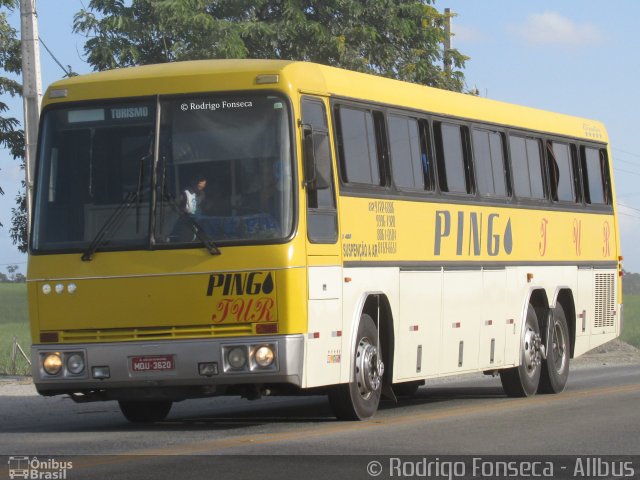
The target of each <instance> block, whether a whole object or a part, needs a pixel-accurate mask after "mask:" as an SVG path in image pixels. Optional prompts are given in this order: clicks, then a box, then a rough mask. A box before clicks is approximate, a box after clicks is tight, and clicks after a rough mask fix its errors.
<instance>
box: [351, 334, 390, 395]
mask: <svg viewBox="0 0 640 480" xmlns="http://www.w3.org/2000/svg"><path fill="white" fill-rule="evenodd" d="M383 374H384V363H383V362H382V360H381V359H380V358H379V355H378V348H377V347H376V346H375V345H372V344H371V343H370V342H369V339H367V338H363V339H361V340H360V343H359V344H358V350H357V351H356V381H357V383H358V390H359V391H360V395H362V397H363V398H365V399H366V398H368V397H369V396H370V395H371V394H372V393H373V392H375V391H377V390H379V389H380V386H381V385H382V375H383Z"/></svg>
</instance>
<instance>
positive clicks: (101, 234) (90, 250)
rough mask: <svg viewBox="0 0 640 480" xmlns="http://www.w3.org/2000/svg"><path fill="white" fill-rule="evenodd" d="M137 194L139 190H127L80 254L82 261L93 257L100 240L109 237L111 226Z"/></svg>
mask: <svg viewBox="0 0 640 480" xmlns="http://www.w3.org/2000/svg"><path fill="white" fill-rule="evenodd" d="M138 196H139V192H138V191H135V192H129V193H128V194H127V196H126V197H125V199H124V200H123V201H122V203H121V204H120V205H118V207H117V208H116V209H115V210H114V211H113V213H112V214H111V216H110V217H109V218H107V221H106V222H104V225H102V227H101V228H100V230H99V231H98V233H97V234H96V236H95V237H94V239H93V241H92V242H91V244H89V246H88V247H87V249H86V250H85V251H84V253H83V254H82V257H81V258H82V261H84V262H88V261H90V260H92V259H93V254H94V253H96V250H97V249H98V247H99V246H100V245H101V244H102V242H103V241H104V240H105V239H107V238H109V236H111V233H112V229H113V227H115V226H116V225H117V223H118V221H119V220H120V219H121V218H122V214H123V213H124V212H125V211H126V210H128V209H129V208H131V206H132V205H133V204H134V203H135V202H136V201H137V199H138Z"/></svg>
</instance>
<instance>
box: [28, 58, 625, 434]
mask: <svg viewBox="0 0 640 480" xmlns="http://www.w3.org/2000/svg"><path fill="white" fill-rule="evenodd" d="M36 172H37V173H36V182H35V196H34V211H33V223H32V229H31V232H32V233H31V238H30V257H29V267H28V285H29V287H28V291H29V307H30V318H31V333H32V337H33V347H32V360H33V378H34V383H35V385H36V388H37V390H38V391H39V393H40V394H42V395H60V394H67V395H69V396H71V398H72V399H74V400H75V401H78V402H89V401H99V400H117V401H119V405H120V408H121V410H122V412H123V414H124V415H125V417H126V418H127V419H129V420H130V421H134V422H152V421H157V420H161V419H163V418H165V417H166V416H167V415H168V413H169V411H170V408H171V406H172V403H173V402H176V401H182V400H185V399H190V398H198V397H210V396H217V395H238V396H242V397H246V398H249V399H255V398H260V397H261V396H264V395H295V394H302V393H306V394H308V393H317V394H327V395H328V397H329V401H330V404H331V406H332V408H333V411H334V413H335V415H336V416H337V417H338V418H340V419H354V420H356V419H366V418H369V417H371V416H373V415H374V414H375V412H376V410H377V408H378V405H379V402H380V398H381V397H382V396H385V397H388V398H391V399H396V398H397V396H399V395H410V394H412V393H414V392H415V391H416V389H417V388H418V387H419V386H420V385H421V384H423V383H424V381H425V379H432V378H438V377H444V376H449V375H456V374H460V373H469V372H485V373H488V374H496V373H499V374H500V378H501V380H502V384H503V386H504V390H505V392H506V394H507V395H510V396H530V395H534V394H535V393H537V392H543V393H558V392H561V391H562V390H563V389H564V387H565V384H566V382H567V377H568V374H569V363H570V360H571V359H572V358H574V357H577V356H579V355H581V354H583V353H584V352H586V351H588V350H589V349H591V348H594V347H596V346H597V345H600V344H602V343H604V342H607V341H609V340H611V339H613V338H615V337H616V336H617V335H619V333H620V329H621V323H622V300H621V288H620V275H621V272H622V265H621V261H622V257H621V256H620V247H619V236H618V222H617V217H616V208H615V196H614V185H613V174H612V170H611V163H610V150H609V146H608V139H607V133H606V131H605V128H604V126H603V125H602V124H600V123H598V122H595V121H592V120H586V119H582V118H575V117H570V116H566V115H560V114H555V113H550V112H545V111H540V110H535V109H531V108H525V107H521V106H515V105H509V104H506V103H501V102H496V101H491V100H487V99H482V98H477V97H473V96H469V95H463V94H458V93H452V92H447V91H442V90H437V89H433V88H428V87H424V86H419V85H415V84H409V83H403V82H399V81H395V80H390V79H386V78H380V77H377V76H371V75H366V74H361V73H354V72H350V71H346V70H341V69H337V68H332V67H327V66H322V65H317V64H313V63H306V62H289V61H266V60H212V61H194V62H184V63H173V64H163V65H149V66H143V67H135V68H127V69H122V70H114V71H108V72H102V73H94V74H90V75H84V76H78V77H74V78H70V79H66V80H62V81H59V82H56V83H55V84H53V85H51V86H50V87H49V89H48V90H47V92H46V94H45V101H44V107H43V112H42V120H41V126H40V138H39V153H38V160H37V169H36Z"/></svg>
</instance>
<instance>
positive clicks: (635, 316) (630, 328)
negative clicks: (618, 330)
mask: <svg viewBox="0 0 640 480" xmlns="http://www.w3.org/2000/svg"><path fill="white" fill-rule="evenodd" d="M622 301H623V302H624V326H623V327H622V335H620V339H621V340H623V341H625V342H627V343H629V344H631V345H633V346H634V347H636V348H640V295H624V296H623V297H622Z"/></svg>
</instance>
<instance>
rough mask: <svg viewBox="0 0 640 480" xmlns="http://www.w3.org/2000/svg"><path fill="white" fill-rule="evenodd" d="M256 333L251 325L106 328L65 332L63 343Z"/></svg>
mask: <svg viewBox="0 0 640 480" xmlns="http://www.w3.org/2000/svg"><path fill="white" fill-rule="evenodd" d="M252 333H254V331H253V327H252V325H251V324H240V325H192V326H180V327H144V328H105V329H100V330H64V331H61V332H60V342H62V343H82V342H88V343H91V342H127V341H136V340H169V339H173V338H176V339H177V338H182V339H188V338H207V337H211V338H214V337H215V338H217V337H231V336H237V335H250V334H252Z"/></svg>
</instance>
